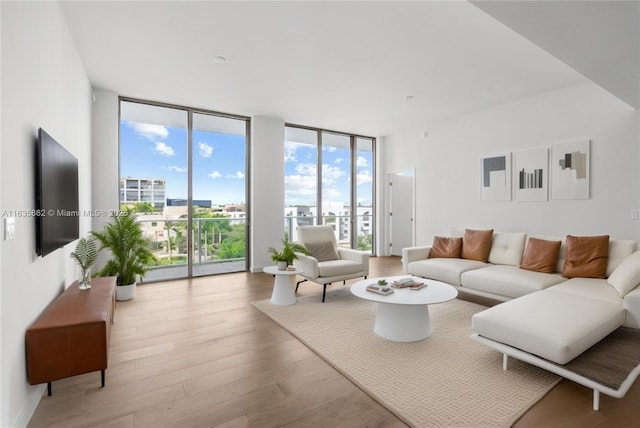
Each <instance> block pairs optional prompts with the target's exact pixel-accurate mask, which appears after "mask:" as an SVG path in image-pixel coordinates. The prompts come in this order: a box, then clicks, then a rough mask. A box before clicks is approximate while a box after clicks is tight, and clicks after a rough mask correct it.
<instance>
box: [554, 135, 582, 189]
mask: <svg viewBox="0 0 640 428" xmlns="http://www.w3.org/2000/svg"><path fill="white" fill-rule="evenodd" d="M590 163H591V156H590V141H589V140H580V141H573V142H567V143H557V144H554V145H553V146H551V162H550V172H551V198H552V199H589V182H590V179H591V177H590V171H589V165H590Z"/></svg>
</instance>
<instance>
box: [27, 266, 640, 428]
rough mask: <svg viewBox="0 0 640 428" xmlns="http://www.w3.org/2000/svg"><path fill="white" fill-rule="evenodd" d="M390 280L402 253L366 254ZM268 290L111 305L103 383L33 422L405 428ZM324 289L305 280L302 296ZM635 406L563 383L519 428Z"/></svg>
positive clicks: (69, 384)
mask: <svg viewBox="0 0 640 428" xmlns="http://www.w3.org/2000/svg"><path fill="white" fill-rule="evenodd" d="M394 274H395V275H399V274H402V270H401V264H400V259H399V258H397V257H375V258H372V259H371V277H374V276H389V275H394ZM352 282H353V281H347V285H348V284H349V283H352ZM272 285H273V278H272V277H271V276H269V275H266V274H251V273H246V272H243V273H234V274H225V275H218V276H213V277H205V278H197V279H192V280H179V281H170V282H162V283H149V284H143V285H140V286H139V287H138V294H137V296H136V298H135V299H134V300H132V301H129V302H118V304H117V309H116V313H115V324H114V326H113V330H112V335H111V348H110V360H109V369H108V370H107V378H106V387H105V388H104V389H103V388H100V374H99V373H90V374H86V375H81V376H76V377H73V378H69V379H64V380H60V381H56V382H54V383H53V396H51V397H47V396H46V393H45V395H44V396H43V398H42V401H41V402H40V404H39V406H38V408H37V409H36V412H35V414H34V415H33V418H32V419H31V423H30V424H29V426H30V427H65V428H66V427H98V426H99V427H224V428H236V427H260V428H262V427H282V426H290V427H299V426H310V427H349V428H351V427H405V426H406V425H405V424H404V423H403V422H402V421H400V420H399V419H398V418H396V417H395V416H394V415H393V414H392V413H390V412H389V411H388V410H386V409H385V408H384V407H382V406H381V405H380V404H378V403H377V402H376V401H375V400H373V399H372V398H370V397H369V396H368V395H367V394H365V393H364V392H362V391H361V390H360V389H359V388H357V387H356V386H355V385H354V384H352V383H351V382H350V381H349V380H347V379H346V378H345V377H344V376H342V375H341V374H339V373H338V372H337V371H336V370H334V369H333V368H332V367H331V366H329V365H328V364H327V363H326V362H324V361H323V360H322V359H321V358H320V357H318V356H317V355H316V354H314V353H313V352H311V351H310V350H309V349H308V348H307V347H306V346H304V345H303V344H301V343H300V342H299V341H298V340H297V339H295V338H293V337H292V336H291V335H290V334H289V333H288V332H286V331H285V330H284V329H282V328H281V327H279V326H278V325H277V324H275V323H274V322H273V321H271V320H270V319H269V318H267V317H266V316H264V315H263V314H262V313H260V312H258V311H257V310H256V309H255V308H253V307H252V306H251V304H250V303H251V302H253V301H256V300H263V299H268V298H270V297H271V290H272ZM340 287H342V284H335V285H333V286H332V287H331V288H340ZM331 288H329V290H331ZM321 291H322V289H321V287H320V286H318V285H317V284H312V283H304V284H302V285H301V286H300V290H299V295H311V294H318V293H321ZM329 292H330V291H329ZM336 334H339V332H336ZM639 399H640V382H636V385H634V387H632V389H631V391H629V393H627V396H626V397H625V398H624V399H622V400H617V399H612V398H609V397H606V396H602V398H601V409H602V410H601V411H599V412H594V411H593V410H591V391H590V390H588V389H586V388H584V387H581V386H579V385H576V384H574V383H572V382H568V381H562V382H561V383H560V384H559V385H558V386H556V387H555V388H554V389H553V390H552V391H551V392H550V393H549V394H547V396H546V397H545V398H544V399H543V400H541V401H540V402H539V403H538V404H537V405H535V406H534V407H533V408H532V409H531V410H530V411H529V412H528V413H526V414H525V415H524V416H523V417H522V418H521V420H520V421H518V423H517V424H516V426H517V427H534V426H535V427H542V426H544V427H552V426H557V427H596V426H598V427H599V426H607V427H627V426H638V424H639V423H640V422H639V421H640V410H639V409H638V407H637V403H638V402H639Z"/></svg>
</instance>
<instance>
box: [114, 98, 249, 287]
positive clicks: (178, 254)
mask: <svg viewBox="0 0 640 428" xmlns="http://www.w3.org/2000/svg"><path fill="white" fill-rule="evenodd" d="M248 127H249V120H248V118H245V117H240V116H231V115H224V114H220V113H214V112H206V111H201V110H195V109H190V108H186V107H180V106H170V105H162V104H153V103H147V102H142V101H138V100H130V99H121V101H120V203H121V207H122V208H126V209H131V210H134V211H136V213H137V217H138V221H140V222H141V223H142V225H143V230H144V233H145V236H146V237H147V239H149V242H150V245H151V246H152V248H153V251H154V254H155V255H156V258H157V260H158V261H157V263H156V264H155V265H154V266H151V270H150V271H149V272H148V273H147V276H146V277H145V280H147V281H152V280H160V279H172V278H184V277H190V276H199V275H208V274H214V273H223V272H233V271H238V270H245V269H246V268H247V266H248V260H247V254H248V242H247V236H248V233H247V220H248V219H247V212H248V210H247V195H248V191H247V183H248V181H247V177H246V176H247V163H248V153H247V147H248V144H247V136H248Z"/></svg>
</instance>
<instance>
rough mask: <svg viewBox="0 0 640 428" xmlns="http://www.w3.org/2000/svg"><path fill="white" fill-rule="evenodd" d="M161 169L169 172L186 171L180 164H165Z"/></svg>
mask: <svg viewBox="0 0 640 428" xmlns="http://www.w3.org/2000/svg"><path fill="white" fill-rule="evenodd" d="M163 169H166V170H167V171H171V172H187V168H183V167H181V166H167V167H163Z"/></svg>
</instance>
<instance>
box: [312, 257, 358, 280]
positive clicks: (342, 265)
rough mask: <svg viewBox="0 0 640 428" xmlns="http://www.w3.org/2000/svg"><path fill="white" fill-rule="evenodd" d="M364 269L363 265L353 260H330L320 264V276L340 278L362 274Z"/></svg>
mask: <svg viewBox="0 0 640 428" xmlns="http://www.w3.org/2000/svg"><path fill="white" fill-rule="evenodd" d="M362 269H363V266H362V263H357V262H354V261H351V260H328V261H326V262H318V272H319V273H320V276H323V277H330V276H340V275H348V274H351V273H357V272H360V271H361V270H362Z"/></svg>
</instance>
